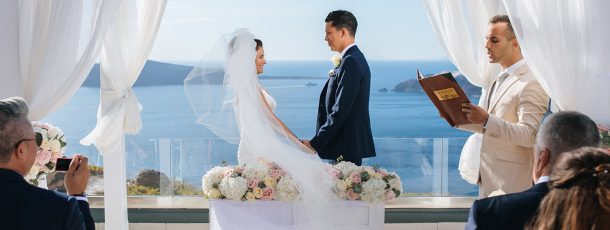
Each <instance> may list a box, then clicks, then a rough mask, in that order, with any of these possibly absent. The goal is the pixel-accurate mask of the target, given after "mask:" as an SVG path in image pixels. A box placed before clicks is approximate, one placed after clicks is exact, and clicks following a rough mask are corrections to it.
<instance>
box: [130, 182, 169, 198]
mask: <svg viewBox="0 0 610 230" xmlns="http://www.w3.org/2000/svg"><path fill="white" fill-rule="evenodd" d="M127 195H130V196H137V195H161V192H160V191H159V188H150V187H146V186H139V185H134V184H130V185H127Z"/></svg>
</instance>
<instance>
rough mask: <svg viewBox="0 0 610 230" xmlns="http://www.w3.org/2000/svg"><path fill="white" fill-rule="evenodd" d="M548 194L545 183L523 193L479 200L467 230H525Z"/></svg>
mask: <svg viewBox="0 0 610 230" xmlns="http://www.w3.org/2000/svg"><path fill="white" fill-rule="evenodd" d="M548 192H549V187H548V183H547V182H543V183H539V184H536V185H534V186H533V187H531V188H530V189H528V190H525V191H523V192H518V193H511V194H506V195H501V196H494V197H489V198H485V199H481V200H477V201H475V202H474V203H473V204H472V208H470V216H469V217H468V223H466V229H523V227H524V225H525V224H526V223H529V221H530V219H531V218H532V217H533V216H534V214H535V213H536V210H538V206H540V203H541V202H542V199H543V198H544V196H545V195H546V194H547V193H548Z"/></svg>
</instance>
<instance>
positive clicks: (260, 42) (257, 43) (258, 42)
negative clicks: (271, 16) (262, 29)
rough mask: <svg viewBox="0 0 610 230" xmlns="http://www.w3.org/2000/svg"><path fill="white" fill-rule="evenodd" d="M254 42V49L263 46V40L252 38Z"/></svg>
mask: <svg viewBox="0 0 610 230" xmlns="http://www.w3.org/2000/svg"><path fill="white" fill-rule="evenodd" d="M254 42H256V49H255V50H258V49H259V48H263V41H261V40H260V39H256V38H255V39H254Z"/></svg>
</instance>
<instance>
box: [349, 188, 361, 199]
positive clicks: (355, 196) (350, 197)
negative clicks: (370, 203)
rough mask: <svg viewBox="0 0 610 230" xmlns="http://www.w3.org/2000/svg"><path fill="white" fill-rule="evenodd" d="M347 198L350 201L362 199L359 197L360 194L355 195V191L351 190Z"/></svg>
mask: <svg viewBox="0 0 610 230" xmlns="http://www.w3.org/2000/svg"><path fill="white" fill-rule="evenodd" d="M347 197H348V198H349V199H350V200H359V199H360V196H359V195H358V193H355V192H354V190H351V189H349V190H347Z"/></svg>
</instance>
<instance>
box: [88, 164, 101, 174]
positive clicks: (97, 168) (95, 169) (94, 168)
mask: <svg viewBox="0 0 610 230" xmlns="http://www.w3.org/2000/svg"><path fill="white" fill-rule="evenodd" d="M89 172H91V176H103V175H104V167H102V166H97V165H89Z"/></svg>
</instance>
